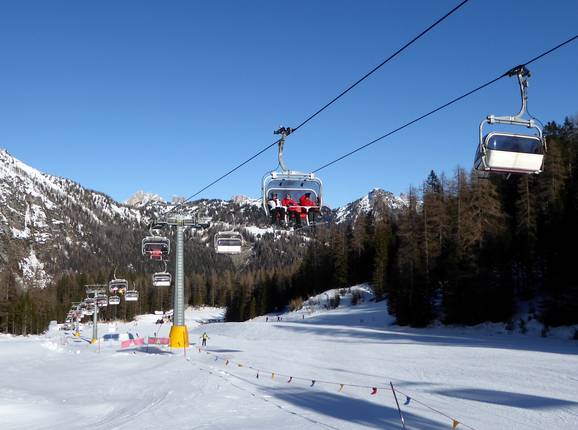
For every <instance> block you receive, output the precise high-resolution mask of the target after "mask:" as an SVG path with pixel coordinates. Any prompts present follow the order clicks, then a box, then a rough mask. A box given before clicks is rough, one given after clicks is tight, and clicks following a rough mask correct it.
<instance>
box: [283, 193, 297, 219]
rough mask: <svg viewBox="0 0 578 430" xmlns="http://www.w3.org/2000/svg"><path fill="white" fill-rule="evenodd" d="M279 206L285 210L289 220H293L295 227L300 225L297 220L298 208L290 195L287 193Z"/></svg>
mask: <svg viewBox="0 0 578 430" xmlns="http://www.w3.org/2000/svg"><path fill="white" fill-rule="evenodd" d="M281 205H283V206H284V207H285V209H286V210H287V214H288V215H289V219H294V220H295V222H296V223H297V225H301V219H300V218H299V213H300V212H301V210H300V208H299V207H298V206H297V202H295V200H293V199H292V198H291V194H289V193H287V195H286V196H285V198H284V199H283V200H281Z"/></svg>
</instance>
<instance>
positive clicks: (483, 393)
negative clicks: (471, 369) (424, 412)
mask: <svg viewBox="0 0 578 430" xmlns="http://www.w3.org/2000/svg"><path fill="white" fill-rule="evenodd" d="M434 393H437V394H441V395H442V396H447V397H453V398H458V399H467V400H474V401H476V402H482V403H492V404H495V405H502V406H511V407H513V408H522V409H555V408H559V407H563V406H571V407H574V408H578V402H573V401H571V400H564V399H556V398H552V397H542V396H534V395H530V394H521V393H513V392H510V391H497V390H485V389H479V388H463V389H449V390H439V391H434Z"/></svg>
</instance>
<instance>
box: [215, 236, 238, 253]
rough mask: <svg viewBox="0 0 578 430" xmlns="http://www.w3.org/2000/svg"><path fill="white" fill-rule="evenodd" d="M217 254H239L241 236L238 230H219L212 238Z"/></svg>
mask: <svg viewBox="0 0 578 430" xmlns="http://www.w3.org/2000/svg"><path fill="white" fill-rule="evenodd" d="M214 245H215V252H216V253H217V254H229V255H236V254H240V253H241V251H242V250H243V236H241V233H239V232H238V231H219V232H217V233H216V234H215V238H214Z"/></svg>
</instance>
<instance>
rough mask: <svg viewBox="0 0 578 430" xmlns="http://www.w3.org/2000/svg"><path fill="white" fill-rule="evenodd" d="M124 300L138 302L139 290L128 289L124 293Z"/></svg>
mask: <svg viewBox="0 0 578 430" xmlns="http://www.w3.org/2000/svg"><path fill="white" fill-rule="evenodd" d="M124 300H125V301H126V302H136V301H138V291H137V290H127V292H126V294H125V295H124Z"/></svg>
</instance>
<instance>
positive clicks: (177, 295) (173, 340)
mask: <svg viewBox="0 0 578 430" xmlns="http://www.w3.org/2000/svg"><path fill="white" fill-rule="evenodd" d="M166 226H168V227H173V226H174V227H176V229H177V232H176V233H177V234H176V236H177V243H176V258H175V278H176V279H175V290H174V296H173V325H172V326H171V331H170V334H169V339H170V343H169V345H170V347H171V348H188V347H189V332H188V330H187V326H186V324H185V262H184V251H183V248H184V235H185V228H186V227H190V228H194V229H203V228H207V227H208V226H209V224H208V222H204V220H201V219H199V217H198V216H196V215H195V216H185V215H182V214H177V215H174V216H171V217H167V218H163V219H159V220H156V221H155V222H154V223H153V226H152V229H154V230H160V229H161V228H163V227H166Z"/></svg>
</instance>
